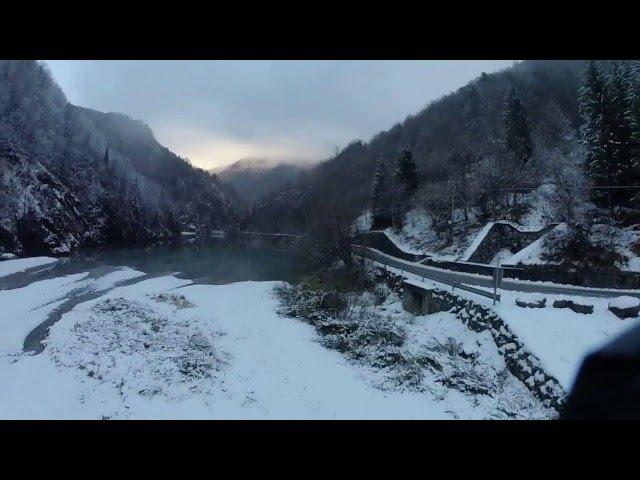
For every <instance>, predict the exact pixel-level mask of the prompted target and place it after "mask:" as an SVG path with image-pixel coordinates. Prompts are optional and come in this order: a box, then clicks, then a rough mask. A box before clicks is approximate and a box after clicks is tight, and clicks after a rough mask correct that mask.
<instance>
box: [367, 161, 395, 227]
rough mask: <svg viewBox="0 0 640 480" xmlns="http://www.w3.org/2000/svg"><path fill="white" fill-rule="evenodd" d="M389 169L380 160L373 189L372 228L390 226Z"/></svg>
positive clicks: (371, 201) (371, 202)
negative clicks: (387, 177)
mask: <svg viewBox="0 0 640 480" xmlns="http://www.w3.org/2000/svg"><path fill="white" fill-rule="evenodd" d="M386 176H387V169H386V168H385V166H384V161H383V160H380V163H378V167H377V168H376V173H375V175H374V177H373V186H372V188H371V200H370V204H371V205H370V207H371V228H372V229H380V228H386V227H388V226H389V223H390V220H389V203H388V202H389V195H388V186H387V182H386Z"/></svg>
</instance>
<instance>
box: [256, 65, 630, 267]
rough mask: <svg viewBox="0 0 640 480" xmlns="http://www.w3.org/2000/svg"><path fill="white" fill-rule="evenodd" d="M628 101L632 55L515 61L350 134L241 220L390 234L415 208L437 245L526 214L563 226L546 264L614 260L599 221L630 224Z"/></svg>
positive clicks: (610, 237)
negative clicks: (571, 258) (579, 254)
mask: <svg viewBox="0 0 640 480" xmlns="http://www.w3.org/2000/svg"><path fill="white" fill-rule="evenodd" d="M639 99H640V69H639V68H638V62H635V61H623V62H611V61H606V62H586V61H525V62H520V63H518V64H515V65H514V66H513V67H512V68H509V69H506V70H503V71H501V72H497V73H493V74H482V75H481V76H480V77H478V78H477V79H475V80H473V81H472V82H470V83H469V84H468V85H466V86H464V87H462V88H460V89H459V90H457V91H455V92H453V93H451V94H450V95H447V96H445V97H443V98H441V99H440V100H437V101H435V102H433V103H431V104H430V105H428V106H427V107H426V108H425V109H424V110H422V111H421V112H419V113H418V114H416V115H414V116H410V117H408V118H407V119H406V120H405V121H403V122H402V123H399V124H397V125H395V126H394V127H393V128H391V129H390V130H388V131H386V132H382V133H380V134H378V135H376V136H374V137H373V138H372V139H371V140H369V141H368V142H364V141H360V140H358V141H354V142H353V143H351V144H350V145H349V146H348V147H347V148H345V149H344V150H343V151H342V152H340V153H339V154H338V155H337V156H336V157H334V158H332V159H330V160H327V161H325V162H323V163H321V164H320V165H318V166H317V167H316V168H314V169H313V170H311V171H310V172H309V173H308V174H307V175H305V176H302V177H301V178H300V179H299V181H297V182H296V183H294V184H293V185H290V186H288V187H287V188H284V189H282V190H281V191H279V192H276V193H274V194H273V195H272V196H270V198H268V199H267V200H265V201H264V202H262V203H261V204H260V205H259V206H258V207H256V209H255V210H254V211H253V212H252V213H251V214H250V215H249V216H248V217H247V223H248V224H250V225H252V227H253V228H260V229H271V230H274V229H275V230H279V231H283V232H303V231H310V230H313V229H316V228H317V226H318V224H321V223H325V224H331V223H334V224H335V223H336V222H337V221H343V220H344V219H351V220H353V219H354V218H356V217H358V216H360V215H361V214H362V213H363V212H364V211H368V212H369V216H370V218H369V220H370V221H371V223H372V224H373V225H372V227H373V228H386V227H392V228H393V229H394V230H397V231H399V230H401V229H402V228H403V225H404V224H405V223H406V220H407V217H406V215H407V213H408V212H410V211H412V210H415V209H418V210H420V211H423V212H426V215H427V216H428V217H429V224H430V228H431V229H432V230H433V231H435V232H436V234H437V236H438V238H439V241H440V245H441V246H446V245H449V244H452V243H454V242H455V241H456V239H457V238H459V237H461V236H465V235H467V236H468V234H469V231H470V230H473V228H475V227H477V225H483V224H484V223H486V222H488V221H495V220H509V221H512V222H515V223H521V224H526V223H527V222H528V221H529V220H530V219H531V218H532V216H537V217H544V218H541V220H543V222H546V223H549V222H567V223H568V224H569V233H570V234H569V235H567V236H566V237H565V239H564V240H563V241H561V242H558V243H557V245H556V246H557V247H558V248H559V250H556V251H551V250H552V249H551V250H549V251H548V252H547V253H548V254H549V256H550V257H554V258H555V260H556V261H559V262H560V263H562V262H564V261H565V260H566V254H568V253H570V252H571V251H576V247H577V246H578V245H580V246H582V247H584V246H585V245H590V246H597V247H598V248H599V247H602V248H601V249H598V248H596V249H595V250H593V251H598V252H600V253H602V255H599V256H600V257H601V258H606V262H608V263H610V264H613V263H615V264H617V265H618V264H622V263H624V261H623V258H622V257H621V256H620V255H618V253H619V252H618V253H616V251H615V243H616V241H617V240H618V236H617V234H615V235H614V233H612V232H613V231H612V230H611V229H609V230H607V231H606V232H605V234H604V235H603V234H602V233H603V232H602V228H604V227H607V228H608V227H611V228H614V229H618V230H619V229H625V228H626V229H629V228H631V229H633V228H634V227H633V225H635V224H637V223H638V220H639V219H640V216H639V215H638V213H640V212H638V210H637V208H638V205H637V203H638V202H637V198H638V197H637V196H636V194H637V193H638V190H637V189H635V187H634V186H636V185H640V183H639V180H640V176H639V175H638V152H639V151H640V100H639ZM336 216H341V217H342V220H338V219H337V218H336ZM598 232H599V233H598ZM618 233H620V232H618ZM598 235H599V239H598V238H597V237H598ZM626 240H628V238H627V239H626ZM626 240H625V241H626ZM607 242H608V243H609V245H603V243H607ZM627 247H630V244H629V242H628V241H627V243H626V245H625V248H627ZM605 250H607V251H608V252H609V253H610V255H609V254H607V255H604V252H605Z"/></svg>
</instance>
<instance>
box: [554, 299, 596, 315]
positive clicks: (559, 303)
mask: <svg viewBox="0 0 640 480" xmlns="http://www.w3.org/2000/svg"><path fill="white" fill-rule="evenodd" d="M553 306H554V308H569V309H571V310H573V311H574V312H576V313H584V314H587V313H593V305H580V304H579V303H576V302H574V301H572V300H556V301H554V302H553Z"/></svg>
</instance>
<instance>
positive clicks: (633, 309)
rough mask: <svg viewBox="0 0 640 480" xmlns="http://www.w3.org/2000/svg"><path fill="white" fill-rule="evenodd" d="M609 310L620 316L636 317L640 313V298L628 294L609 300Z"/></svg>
mask: <svg viewBox="0 0 640 480" xmlns="http://www.w3.org/2000/svg"><path fill="white" fill-rule="evenodd" d="M609 310H610V311H611V313H613V314H614V315H615V316H616V317H618V318H635V317H637V316H638V314H639V313H640V299H638V298H636V297H629V296H627V295H624V296H621V297H616V298H614V299H613V300H611V301H610V302H609Z"/></svg>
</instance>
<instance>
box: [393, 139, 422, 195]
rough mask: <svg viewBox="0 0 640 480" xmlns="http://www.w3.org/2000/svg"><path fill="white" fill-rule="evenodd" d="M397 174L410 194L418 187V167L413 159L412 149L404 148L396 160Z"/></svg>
mask: <svg viewBox="0 0 640 480" xmlns="http://www.w3.org/2000/svg"><path fill="white" fill-rule="evenodd" d="M395 176H396V178H397V179H398V181H399V182H400V183H401V184H402V186H403V187H404V189H405V190H406V192H407V193H408V194H409V196H411V195H413V194H414V193H415V191H416V190H417V189H418V169H417V167H416V162H414V161H413V154H412V153H411V151H410V150H408V149H406V148H405V149H404V150H402V152H401V153H400V155H399V156H398V159H397V161H396V171H395Z"/></svg>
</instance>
